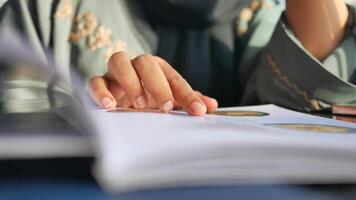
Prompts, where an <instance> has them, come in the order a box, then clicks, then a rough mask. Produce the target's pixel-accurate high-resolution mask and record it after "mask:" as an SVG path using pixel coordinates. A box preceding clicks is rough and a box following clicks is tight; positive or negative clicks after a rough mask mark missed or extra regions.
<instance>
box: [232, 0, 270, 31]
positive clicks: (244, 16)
mask: <svg viewBox="0 0 356 200" xmlns="http://www.w3.org/2000/svg"><path fill="white" fill-rule="evenodd" d="M263 4H264V1H263V0H252V1H251V3H250V4H249V6H247V7H246V8H243V9H242V10H241V12H240V15H239V17H238V19H237V20H236V33H237V35H239V36H243V35H244V34H245V33H246V32H247V31H248V23H249V22H250V21H251V20H252V18H253V16H254V14H255V13H256V12H257V11H258V10H259V9H261V8H262V6H263Z"/></svg>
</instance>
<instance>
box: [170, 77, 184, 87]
mask: <svg viewBox="0 0 356 200" xmlns="http://www.w3.org/2000/svg"><path fill="white" fill-rule="evenodd" d="M182 83H185V79H184V78H183V77H182V76H181V75H179V74H175V75H173V77H172V78H171V79H170V80H169V84H170V85H171V87H173V88H177V87H179V86H181V85H182Z"/></svg>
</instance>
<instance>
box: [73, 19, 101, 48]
mask: <svg viewBox="0 0 356 200" xmlns="http://www.w3.org/2000/svg"><path fill="white" fill-rule="evenodd" d="M97 26H98V22H97V20H96V17H95V15H94V13H92V12H86V13H84V14H82V15H81V16H77V17H75V18H74V19H73V27H72V32H71V34H70V41H72V42H78V41H79V40H81V39H83V38H86V37H87V36H88V35H89V34H92V33H93V32H94V30H95V29H96V27H97Z"/></svg>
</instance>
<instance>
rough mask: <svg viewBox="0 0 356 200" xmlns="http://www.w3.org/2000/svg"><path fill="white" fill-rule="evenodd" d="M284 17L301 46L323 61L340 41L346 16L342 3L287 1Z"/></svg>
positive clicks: (336, 0)
mask: <svg viewBox="0 0 356 200" xmlns="http://www.w3.org/2000/svg"><path fill="white" fill-rule="evenodd" d="M286 15H287V19H288V22H289V24H290V26H291V29H292V30H293V32H294V34H295V35H296V37H297V38H298V39H299V40H300V41H301V43H302V44H303V46H304V47H305V48H306V49H307V50H308V51H309V52H310V53H311V54H312V55H313V56H314V57H315V58H317V59H318V60H324V59H325V58H326V57H328V56H329V55H330V54H331V53H332V51H333V50H334V49H335V48H336V47H337V46H338V45H339V44H340V42H341V41H342V38H343V35H344V32H345V27H346V23H347V19H348V15H349V13H348V9H347V7H346V4H345V1H344V0H287V8H286Z"/></svg>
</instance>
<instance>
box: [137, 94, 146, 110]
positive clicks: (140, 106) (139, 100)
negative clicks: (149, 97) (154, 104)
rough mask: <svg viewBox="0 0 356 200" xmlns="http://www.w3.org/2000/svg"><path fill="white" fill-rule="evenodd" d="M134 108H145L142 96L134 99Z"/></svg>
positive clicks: (144, 99)
mask: <svg viewBox="0 0 356 200" xmlns="http://www.w3.org/2000/svg"><path fill="white" fill-rule="evenodd" d="M135 107H136V108H144V107H146V98H145V97H144V96H139V97H138V98H137V99H136V106H135Z"/></svg>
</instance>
